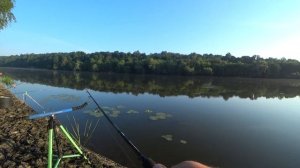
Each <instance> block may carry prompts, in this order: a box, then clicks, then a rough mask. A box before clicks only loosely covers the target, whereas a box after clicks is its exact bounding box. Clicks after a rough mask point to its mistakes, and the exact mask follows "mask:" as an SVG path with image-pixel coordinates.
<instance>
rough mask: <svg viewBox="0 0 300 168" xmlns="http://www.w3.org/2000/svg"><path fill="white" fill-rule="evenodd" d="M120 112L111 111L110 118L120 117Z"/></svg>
mask: <svg viewBox="0 0 300 168" xmlns="http://www.w3.org/2000/svg"><path fill="white" fill-rule="evenodd" d="M120 113H121V112H120V111H118V110H113V111H111V112H110V113H109V114H108V115H109V116H110V117H118V116H119V115H120Z"/></svg>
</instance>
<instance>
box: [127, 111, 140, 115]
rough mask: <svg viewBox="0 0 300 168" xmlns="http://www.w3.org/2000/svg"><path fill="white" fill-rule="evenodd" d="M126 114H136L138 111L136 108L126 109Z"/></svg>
mask: <svg viewBox="0 0 300 168" xmlns="http://www.w3.org/2000/svg"><path fill="white" fill-rule="evenodd" d="M127 113H128V114H138V113H139V112H138V111H136V110H129V111H127Z"/></svg>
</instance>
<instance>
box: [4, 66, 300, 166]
mask: <svg viewBox="0 0 300 168" xmlns="http://www.w3.org/2000/svg"><path fill="white" fill-rule="evenodd" d="M1 71H3V72H5V73H6V74H8V75H10V76H11V77H13V78H14V79H15V80H16V81H17V83H20V85H18V86H17V87H16V88H15V89H11V91H12V92H14V93H15V94H16V95H17V96H18V97H19V98H20V99H22V93H23V92H24V91H28V93H29V95H31V96H32V97H33V98H35V99H36V100H37V101H38V102H39V103H40V104H41V105H42V106H43V107H44V109H42V108H40V107H38V105H36V104H35V103H33V101H32V100H30V99H29V98H27V99H26V102H27V103H28V104H29V105H30V106H31V107H32V108H34V109H35V110H36V111H37V112H42V111H53V110H60V109H63V108H69V107H71V106H74V105H79V104H81V103H83V102H85V101H87V102H88V103H89V105H88V106H87V107H86V108H85V109H83V110H81V111H78V112H74V113H72V114H71V115H70V114H69V115H66V114H62V115H59V116H58V118H59V119H60V121H61V122H62V123H63V124H64V125H66V127H67V128H68V129H69V131H70V132H72V133H73V134H75V133H74V132H73V129H74V125H75V126H76V124H74V123H75V122H74V120H75V121H76V123H77V124H79V126H80V127H79V131H80V133H79V134H80V136H81V143H82V144H84V145H85V146H87V147H88V148H90V149H92V150H94V151H95V152H98V153H100V154H102V155H105V156H107V157H109V158H111V159H113V160H116V161H118V162H120V163H122V164H124V165H128V166H129V167H140V163H139V162H138V161H137V159H136V157H135V155H134V153H132V151H131V150H130V149H129V148H128V146H127V145H126V144H125V143H124V142H123V141H122V139H121V138H120V137H119V136H118V135H117V134H116V132H115V131H114V130H113V129H112V128H111V126H110V125H109V124H108V123H107V121H106V120H105V118H104V117H103V116H102V115H100V114H99V113H97V111H96V112H95V110H96V106H95V105H94V104H93V103H92V102H91V100H90V99H89V97H88V96H87V93H86V92H85V91H84V89H85V88H88V89H90V90H91V93H92V95H93V96H94V97H95V98H96V100H97V101H98V102H99V104H100V105H101V106H102V107H103V108H104V109H105V110H106V111H107V114H109V115H110V117H111V118H112V120H113V121H114V122H115V123H116V124H117V125H118V126H119V127H120V128H121V129H122V130H123V132H125V133H126V134H127V136H128V137H130V139H131V140H132V141H133V142H134V143H135V144H136V146H137V147H138V148H139V149H140V150H141V151H143V152H144V153H145V154H146V155H148V156H150V157H151V158H153V159H154V160H155V161H157V162H161V163H163V164H166V165H168V166H170V165H173V164H175V163H178V162H180V161H183V160H197V161H200V162H203V163H206V164H208V165H212V166H216V167H299V166H300V159H299V156H300V107H299V100H300V99H299V95H300V80H287V79H285V80H284V79H280V80H275V79H242V78H204V77H168V76H136V75H135V76H134V75H116V74H95V73H73V72H60V71H42V70H21V69H8V68H1ZM97 123H98V124H97ZM94 128H95V129H94ZM93 129H94V132H93ZM88 130H90V131H88ZM75 132H76V131H75ZM88 132H89V133H88ZM92 132H93V134H92V135H91V136H87V135H86V134H91V133H92ZM75 136H76V135H75Z"/></svg>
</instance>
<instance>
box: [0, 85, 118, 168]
mask: <svg viewBox="0 0 300 168" xmlns="http://www.w3.org/2000/svg"><path fill="white" fill-rule="evenodd" d="M1 95H5V96H8V97H11V99H12V105H11V106H10V107H9V108H0V167H3V168H6V167H12V168H15V167H20V168H22V167H26V168H27V167H47V123H48V122H47V119H39V120H33V121H32V120H28V119H27V116H28V115H30V114H32V113H34V111H33V110H32V109H31V108H30V107H28V106H27V105H26V104H25V103H23V102H22V101H20V100H18V99H17V98H16V97H15V96H14V95H12V94H11V93H10V92H9V91H8V90H7V89H6V88H5V87H3V86H2V85H1V84H0V96H1ZM62 145H63V146H64V147H63V152H64V153H66V154H67V153H69V154H72V153H74V152H75V151H74V149H73V148H72V147H71V146H70V145H69V144H68V143H66V142H65V140H64V139H62ZM85 152H86V154H87V156H88V157H89V160H90V161H91V164H89V163H88V162H87V161H86V160H84V159H78V158H76V159H65V160H63V162H61V165H60V167H111V168H119V167H123V166H121V165H119V164H117V163H115V162H113V161H111V160H109V159H107V158H105V157H103V156H100V155H98V154H96V153H94V152H92V151H90V150H87V149H85Z"/></svg>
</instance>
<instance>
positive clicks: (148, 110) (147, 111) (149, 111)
mask: <svg viewBox="0 0 300 168" xmlns="http://www.w3.org/2000/svg"><path fill="white" fill-rule="evenodd" d="M152 112H153V111H152V110H150V109H146V110H145V113H152Z"/></svg>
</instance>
